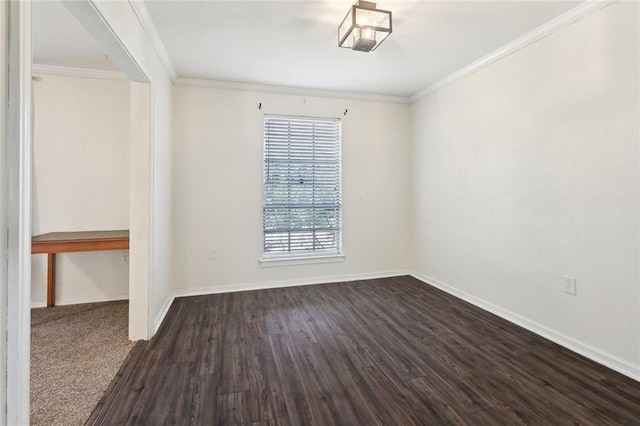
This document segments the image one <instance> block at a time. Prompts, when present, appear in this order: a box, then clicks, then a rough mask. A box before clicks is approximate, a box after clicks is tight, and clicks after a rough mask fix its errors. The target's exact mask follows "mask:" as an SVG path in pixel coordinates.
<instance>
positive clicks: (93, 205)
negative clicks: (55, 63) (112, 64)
mask: <svg viewBox="0 0 640 426" xmlns="http://www.w3.org/2000/svg"><path fill="white" fill-rule="evenodd" d="M38 75H39V76H40V77H41V79H40V80H39V81H35V82H34V85H33V87H34V135H33V151H32V152H33V181H32V183H33V185H32V221H33V222H32V230H33V235H39V234H44V233H47V232H59V231H93V230H110V229H129V82H128V81H126V80H105V79H91V78H80V77H67V76H57V75H50V74H38ZM124 253H127V252H126V251H125V252H124ZM56 257H57V261H56V268H57V271H56V278H57V281H56V284H57V285H56V304H59V305H63V304H69V303H86V302H96V301H103V300H114V299H128V297H129V285H128V284H129V265H128V264H127V263H125V262H124V260H123V253H122V252H116V251H109V252H90V253H65V254H59V255H57V256H56ZM31 280H32V287H31V301H32V305H34V306H44V305H45V302H46V281H47V256H46V255H37V256H33V257H32V269H31Z"/></svg>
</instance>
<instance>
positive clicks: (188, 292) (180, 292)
mask: <svg viewBox="0 0 640 426" xmlns="http://www.w3.org/2000/svg"><path fill="white" fill-rule="evenodd" d="M409 274H410V273H409V271H406V270H397V271H383V272H375V273H371V274H351V275H339V276H329V277H321V278H300V279H294V280H283V281H267V282H264V283H245V284H232V285H224V286H216V287H199V288H185V289H177V290H176V291H175V293H174V294H175V297H186V296H200V295H204V294H218V293H231V292H236V291H250V290H265V289H269V288H283V287H297V286H303V285H315V284H329V283H339V282H348V281H359V280H373V279H376V278H389V277H397V276H399V275H409Z"/></svg>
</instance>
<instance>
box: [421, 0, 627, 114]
mask: <svg viewBox="0 0 640 426" xmlns="http://www.w3.org/2000/svg"><path fill="white" fill-rule="evenodd" d="M615 1H616V0H587V1H585V2H584V3H581V4H580V5H579V6H576V7H574V8H573V9H571V10H569V11H567V12H565V13H563V14H562V15H558V16H557V17H555V18H553V19H552V20H550V21H548V22H547V23H545V24H542V25H541V26H539V27H538V28H536V29H534V30H532V31H530V32H528V33H527V34H525V35H523V36H520V37H518V38H517V39H515V40H513V41H511V42H510V43H507V44H505V45H504V46H502V47H501V48H499V49H497V50H494V51H493V52H491V53H489V54H488V55H486V56H484V57H482V58H480V59H478V60H477V61H474V62H472V63H470V64H469V65H467V66H465V67H463V68H461V69H459V70H458V71H455V72H453V73H451V74H449V75H448V76H446V77H444V78H442V79H441V80H438V81H436V82H435V83H433V84H431V85H429V86H427V87H426V88H424V89H422V90H420V91H418V92H416V93H415V94H413V95H412V96H411V97H410V99H411V103H413V102H415V101H417V100H419V99H422V98H424V97H425V96H427V95H429V94H430V93H433V92H435V91H436V90H438V89H441V88H443V87H445V86H448V85H450V84H452V83H454V82H456V81H458V80H461V79H463V78H465V77H466V76H468V75H470V74H473V73H474V72H476V71H478V70H480V69H482V68H484V67H486V66H487V65H491V64H492V63H494V62H497V61H499V60H500V59H502V58H504V57H506V56H508V55H511V54H512V53H515V52H517V51H518V50H520V49H522V48H524V47H527V46H528V45H530V44H532V43H535V42H536V41H538V40H541V39H543V38H545V37H547V36H549V35H551V34H553V33H554V32H556V31H558V30H560V29H562V28H564V27H566V26H568V25H571V24H573V23H574V22H576V21H579V20H580V19H582V18H585V17H586V16H588V15H590V14H592V13H593V12H596V11H597V10H600V9H602V8H604V7H606V6H609V5H610V4H612V3H614V2H615Z"/></svg>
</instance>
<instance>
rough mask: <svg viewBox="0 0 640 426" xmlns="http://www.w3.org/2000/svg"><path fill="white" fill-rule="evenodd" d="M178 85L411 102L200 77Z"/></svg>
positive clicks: (180, 80)
mask: <svg viewBox="0 0 640 426" xmlns="http://www.w3.org/2000/svg"><path fill="white" fill-rule="evenodd" d="M174 84H175V85H176V86H192V87H206V88H213V89H227V90H243V91H248V92H262V93H275V94H280V95H299V96H317V97H322V98H340V99H351V100H356V101H377V102H388V103H394V104H409V103H410V101H411V99H410V98H409V97H407V96H391V95H376V94H369V93H361V92H347V91H341V90H325V89H313V88H306V87H291V86H276V85H269V84H253V83H241V82H233V81H218V80H205V79H198V78H183V77H178V78H177V79H176V81H175V82H174Z"/></svg>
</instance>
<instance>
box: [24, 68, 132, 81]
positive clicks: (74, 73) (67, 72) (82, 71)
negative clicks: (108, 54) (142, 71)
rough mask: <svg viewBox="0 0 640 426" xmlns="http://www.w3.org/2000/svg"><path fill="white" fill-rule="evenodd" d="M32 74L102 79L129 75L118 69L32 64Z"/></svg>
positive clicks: (117, 78) (125, 77) (114, 78)
mask: <svg viewBox="0 0 640 426" xmlns="http://www.w3.org/2000/svg"><path fill="white" fill-rule="evenodd" d="M31 72H32V74H54V75H62V76H66V77H83V78H99V79H103V80H129V77H127V75H126V74H125V73H123V72H120V71H107V70H94V69H89V68H74V67H63V66H59V65H41V64H33V66H32V67H31Z"/></svg>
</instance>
